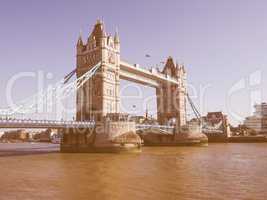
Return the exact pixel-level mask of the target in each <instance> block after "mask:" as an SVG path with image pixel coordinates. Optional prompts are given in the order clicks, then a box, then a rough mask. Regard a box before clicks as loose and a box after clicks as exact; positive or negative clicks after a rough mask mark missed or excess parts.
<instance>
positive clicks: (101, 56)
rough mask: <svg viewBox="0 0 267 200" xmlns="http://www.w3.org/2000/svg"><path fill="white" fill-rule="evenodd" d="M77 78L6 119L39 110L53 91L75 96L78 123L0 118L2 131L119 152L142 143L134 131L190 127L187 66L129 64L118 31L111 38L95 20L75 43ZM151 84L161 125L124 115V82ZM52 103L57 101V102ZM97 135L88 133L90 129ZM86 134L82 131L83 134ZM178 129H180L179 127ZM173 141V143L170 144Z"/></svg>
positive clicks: (69, 147) (73, 147) (67, 147)
mask: <svg viewBox="0 0 267 200" xmlns="http://www.w3.org/2000/svg"><path fill="white" fill-rule="evenodd" d="M76 51H77V52H76V65H77V66H76V69H75V71H73V72H76V76H77V79H76V80H74V81H72V82H71V83H68V80H69V79H70V77H71V76H72V75H73V74H74V73H73V72H72V73H71V75H70V76H69V75H68V76H67V81H64V82H59V83H58V84H57V85H56V86H55V87H54V88H50V90H49V89H48V90H47V91H45V92H44V93H41V94H37V96H34V99H37V102H31V101H30V103H24V104H23V105H19V106H18V107H17V108H15V109H6V110H5V112H3V111H1V114H2V116H3V113H5V115H7V116H8V115H11V114H13V113H24V112H27V111H32V110H35V109H36V110H38V106H39V105H38V102H39V100H41V101H44V100H46V99H48V96H49V95H50V96H51V94H50V93H51V92H53V91H59V94H56V95H55V97H54V99H55V101H58V99H60V98H62V97H66V96H68V95H69V93H70V92H75V93H76V120H75V121H63V120H60V121H53V120H34V119H33V120H17V119H12V118H11V119H9V118H7V117H6V118H3V117H2V118H0V128H45V127H47V128H56V129H59V130H60V131H61V133H62V135H63V142H62V144H61V150H62V151H68V152H69V151H71V152H73V151H75V152H77V151H78V152H89V151H95V150H96V149H98V150H99V149H100V151H102V150H103V151H105V150H106V149H110V148H111V149H113V150H114V149H115V150H117V149H121V148H126V149H127V148H131V147H134V148H136V147H139V146H140V144H141V139H140V138H139V136H138V135H136V133H135V131H136V130H141V129H148V128H159V129H163V130H164V129H165V130H168V133H167V132H162V133H164V134H165V133H167V135H168V136H167V139H168V140H169V139H171V140H172V138H175V137H173V136H171V137H169V135H170V134H169V133H170V132H172V131H173V132H174V133H176V132H175V130H176V129H175V128H174V127H172V126H166V124H167V123H168V122H169V121H170V120H175V122H176V124H175V127H176V128H177V127H179V128H180V127H183V126H185V125H186V98H187V93H186V71H185V67H184V66H183V65H179V64H177V63H174V61H173V58H172V57H169V58H168V59H167V61H166V64H165V66H164V68H163V70H162V71H159V69H156V68H152V69H151V70H146V69H144V68H142V67H140V66H139V65H137V64H130V63H128V62H126V61H124V60H123V59H121V56H120V51H121V50H120V39H119V35H118V32H116V33H115V35H114V36H111V35H108V34H107V33H106V31H105V28H104V24H103V22H101V21H100V20H98V21H97V22H96V24H95V25H94V28H93V30H92V32H91V33H90V34H89V36H88V38H87V40H86V42H84V41H83V39H82V37H81V36H79V38H78V41H77V45H76ZM121 79H122V80H128V81H131V82H135V83H139V84H143V85H147V86H150V87H153V88H156V96H157V120H158V124H159V125H143V124H135V122H131V121H128V120H127V119H128V117H126V115H125V114H121V113H120V80H121ZM53 103H54V102H53ZM89 128H93V132H92V131H91V132H90V133H88V131H87V130H88V129H89ZM81 129H82V130H85V131H82V132H80V130H81ZM177 130H178V129H177ZM171 142H172V141H171Z"/></svg>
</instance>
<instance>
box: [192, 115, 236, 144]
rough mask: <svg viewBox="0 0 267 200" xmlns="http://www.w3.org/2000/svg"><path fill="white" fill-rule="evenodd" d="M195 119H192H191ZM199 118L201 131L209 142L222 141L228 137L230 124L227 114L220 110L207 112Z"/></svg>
mask: <svg viewBox="0 0 267 200" xmlns="http://www.w3.org/2000/svg"><path fill="white" fill-rule="evenodd" d="M196 120H197V119H193V121H196ZM201 120H202V132H203V133H204V134H206V135H207V137H208V139H209V142H224V141H226V139H227V138H228V137H230V134H231V133H230V125H229V122H228V119H227V115H224V114H223V113H222V112H208V114H207V115H206V116H203V117H202V118H201Z"/></svg>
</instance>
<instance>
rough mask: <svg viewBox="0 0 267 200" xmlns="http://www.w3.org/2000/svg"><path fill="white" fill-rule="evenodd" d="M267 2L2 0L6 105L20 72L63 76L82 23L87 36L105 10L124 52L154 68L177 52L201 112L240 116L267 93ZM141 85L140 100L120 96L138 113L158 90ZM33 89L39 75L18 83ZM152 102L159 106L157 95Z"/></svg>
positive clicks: (1, 85)
mask: <svg viewBox="0 0 267 200" xmlns="http://www.w3.org/2000/svg"><path fill="white" fill-rule="evenodd" d="M266 7H267V2H266V1H264V0H254V1H252V0H234V1H233V0H224V1H221V0H201V1H200V0H168V1H155V0H146V1H143V0H135V1H132V0H131V1H130V0H117V1H103V0H102V1H101V0H99V1H91V0H90V1H89V0H78V1H77V0H75V1H74V0H73V1H63V0H58V1H52V0H47V1H41V0H23V1H19V0H1V1H0V25H1V27H0V35H1V37H0V44H1V45H0V69H1V73H0V90H1V91H2V95H1V98H0V106H1V107H4V106H5V104H6V97H5V90H6V87H7V83H8V80H10V78H11V77H12V76H14V75H15V74H17V73H19V72H37V71H38V70H43V71H45V72H46V73H48V72H51V73H53V76H54V78H53V79H52V80H50V82H57V80H59V79H60V78H61V77H63V76H64V75H66V74H67V73H68V72H70V71H71V70H72V69H74V68H75V62H76V61H75V45H76V41H77V38H78V35H79V32H80V30H82V35H83V38H84V40H85V39H86V37H87V36H88V34H89V33H90V31H91V30H92V27H93V25H94V23H95V21H96V19H98V18H100V19H104V22H105V26H106V30H107V32H109V33H112V34H113V33H114V32H115V29H116V27H118V30H119V34H120V40H121V57H122V59H124V60H127V61H129V62H130V63H139V64H140V65H142V66H145V67H147V68H149V67H148V66H155V65H156V64H158V63H160V62H161V61H164V60H166V58H167V57H168V56H173V57H174V59H175V60H177V61H178V62H180V63H184V64H185V66H186V70H187V73H188V83H189V84H190V88H191V86H192V87H194V88H195V91H196V94H197V95H196V96H195V95H193V94H194V92H193V90H192V89H191V90H189V92H190V93H191V94H192V95H193V96H192V98H193V100H194V102H195V103H196V106H197V107H198V108H199V109H200V110H201V112H202V114H205V113H206V112H208V111H220V110H221V111H224V112H225V113H226V114H228V115H229V118H230V119H231V122H232V123H237V122H239V121H240V119H242V118H243V117H245V116H247V115H249V114H250V111H251V105H252V104H253V103H254V102H257V101H267V93H266V90H267V84H266V83H267V81H266V78H265V77H266V76H267V70H266V66H267V57H266V52H267V21H266V19H267V12H266ZM145 54H150V55H151V58H145ZM251 74H252V75H251ZM249 77H250V80H251V81H248V80H249ZM48 83H49V82H48ZM122 85H125V82H122ZM201 88H202V89H201ZM203 88H206V90H205V92H204V97H203V98H202V97H200V95H201V93H203V92H201V91H203V90H204V89H203ZM142 91H144V94H143V96H142V98H141V99H139V100H129V99H128V100H127V101H126V100H124V99H122V105H124V107H126V110H131V111H132V107H133V105H136V109H139V108H140V111H138V114H141V113H143V112H144V109H143V108H142V105H143V101H144V99H146V98H147V97H149V96H151V95H155V91H154V89H150V88H143V89H142ZM35 92H36V80H34V79H30V78H28V79H23V80H20V81H18V83H17V84H16V86H15V88H14V91H13V93H14V94H15V95H16V98H18V99H23V98H26V97H28V96H29V95H31V94H34V93H35ZM134 92H135V91H133V90H128V91H127V90H126V91H125V94H134ZM229 93H231V95H229ZM260 94H261V95H260ZM260 96H261V98H260ZM200 99H202V100H200ZM200 102H202V103H200ZM229 105H230V107H229ZM141 108H142V109H141ZM148 108H149V110H150V112H151V113H152V112H153V111H155V110H154V109H155V101H152V102H151V103H150V104H149V105H148ZM189 112H190V111H189Z"/></svg>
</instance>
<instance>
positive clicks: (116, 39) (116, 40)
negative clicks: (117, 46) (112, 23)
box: [114, 28, 120, 43]
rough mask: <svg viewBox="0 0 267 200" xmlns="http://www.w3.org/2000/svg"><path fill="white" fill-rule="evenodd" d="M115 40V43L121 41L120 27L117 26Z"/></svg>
mask: <svg viewBox="0 0 267 200" xmlns="http://www.w3.org/2000/svg"><path fill="white" fill-rule="evenodd" d="M114 42H115V43H120V38H119V31H118V28H116V32H115V36H114Z"/></svg>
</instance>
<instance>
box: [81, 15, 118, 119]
mask: <svg viewBox="0 0 267 200" xmlns="http://www.w3.org/2000/svg"><path fill="white" fill-rule="evenodd" d="M76 48H77V78H79V77H80V76H82V75H83V74H84V73H86V72H87V71H88V70H90V68H92V67H93V66H95V65H96V64H97V63H99V62H101V67H100V68H99V69H98V71H97V73H96V75H95V76H93V77H92V78H91V79H90V80H88V82H87V83H86V84H84V86H83V87H81V88H80V89H79V90H78V91H77V101H76V102H77V106H76V108H77V111H76V120H78V121H86V120H92V119H94V120H96V121H100V120H101V119H102V118H103V116H105V115H106V114H107V113H118V112H119V107H120V95H119V87H120V78H119V69H120V40H119V36H118V33H117V32H116V33H115V36H114V37H112V36H110V35H107V34H106V32H105V28H104V24H103V22H101V21H100V20H98V21H97V23H96V24H95V26H94V29H93V31H92V33H91V34H90V35H89V37H88V39H87V42H86V43H84V42H83V40H82V38H81V36H80V37H79V39H78V42H77V46H76Z"/></svg>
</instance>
